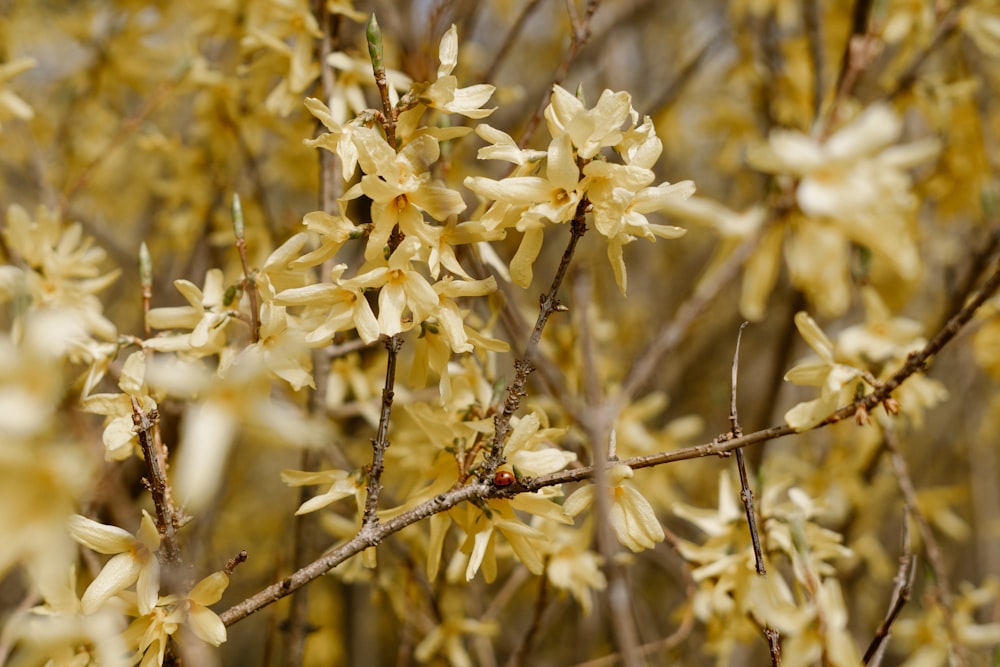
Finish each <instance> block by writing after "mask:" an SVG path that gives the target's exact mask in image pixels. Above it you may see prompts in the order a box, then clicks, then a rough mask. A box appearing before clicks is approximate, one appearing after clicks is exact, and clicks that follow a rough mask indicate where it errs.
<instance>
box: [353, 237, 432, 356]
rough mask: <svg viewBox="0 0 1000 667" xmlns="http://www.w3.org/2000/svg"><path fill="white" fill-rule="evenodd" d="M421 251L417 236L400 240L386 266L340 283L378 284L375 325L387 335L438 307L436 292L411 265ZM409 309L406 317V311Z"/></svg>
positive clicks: (361, 285) (373, 285) (408, 327)
mask: <svg viewBox="0 0 1000 667" xmlns="http://www.w3.org/2000/svg"><path fill="white" fill-rule="evenodd" d="M419 250H420V241H419V239H417V238H415V237H412V236H408V237H406V238H405V239H403V242H402V243H400V244H399V247H398V248H396V250H395V252H393V253H392V255H391V256H390V257H389V263H388V266H382V267H379V268H376V269H372V270H371V271H367V272H365V273H363V274H361V275H359V276H355V277H354V278H351V279H350V280H344V281H343V282H342V283H341V285H343V286H344V287H347V288H375V287H381V289H380V290H379V294H378V326H379V331H381V332H382V334H383V335H386V336H394V335H396V334H398V333H400V332H402V331H407V330H409V329H411V328H413V327H414V326H416V325H418V324H420V323H421V322H423V321H424V320H425V319H427V317H428V316H429V315H431V314H432V313H433V312H434V311H435V310H436V309H437V306H438V295H437V293H436V292H435V291H434V288H433V287H431V285H430V283H428V282H427V279H426V278H424V277H423V276H422V275H420V273H419V272H418V271H416V270H415V269H414V268H413V266H412V265H411V261H412V260H413V259H414V255H416V254H417V252H418V251H419ZM407 312H409V316H406V313H407Z"/></svg>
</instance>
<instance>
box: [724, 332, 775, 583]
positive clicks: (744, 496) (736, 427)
mask: <svg viewBox="0 0 1000 667" xmlns="http://www.w3.org/2000/svg"><path fill="white" fill-rule="evenodd" d="M747 324H749V322H744V323H743V324H741V325H740V332H739V333H738V334H737V335H736V352H735V353H734V354H733V378H732V387H733V390H732V397H731V401H730V408H729V423H730V428H729V433H730V435H731V436H732V437H733V438H738V437H740V436H741V435H743V428H742V427H741V426H740V419H739V414H738V413H737V411H736V379H737V376H738V375H739V367H740V341H741V340H742V338H743V329H744V328H746V326H747ZM736 467H737V469H738V470H739V473H740V499H741V500H742V501H743V509H744V510H745V511H746V515H747V525H748V526H749V527H750V541H751V542H752V543H753V557H754V563H755V564H756V567H757V574H758V575H760V576H762V577H763V576H764V575H766V574H767V569H766V568H765V567H764V550H763V549H762V548H761V546H760V533H759V532H758V530H757V513H756V512H755V511H754V506H753V490H751V489H750V479H749V477H748V475H747V464H746V461H745V460H744V458H743V450H742V449H737V450H736Z"/></svg>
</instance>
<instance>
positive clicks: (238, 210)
mask: <svg viewBox="0 0 1000 667" xmlns="http://www.w3.org/2000/svg"><path fill="white" fill-rule="evenodd" d="M233 232H235V234H236V238H237V239H238V240H240V241H242V240H243V238H244V236H243V234H244V227H243V204H242V203H241V202H240V196H239V195H238V194H235V193H233Z"/></svg>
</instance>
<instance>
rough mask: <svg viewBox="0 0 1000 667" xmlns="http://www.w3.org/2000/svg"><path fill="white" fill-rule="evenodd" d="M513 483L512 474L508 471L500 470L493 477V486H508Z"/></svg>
mask: <svg viewBox="0 0 1000 667" xmlns="http://www.w3.org/2000/svg"><path fill="white" fill-rule="evenodd" d="M513 483H514V473H512V472H510V471H509V470H501V471H499V472H497V474H496V475H494V476H493V486H510V485H511V484H513Z"/></svg>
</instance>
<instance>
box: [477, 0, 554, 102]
mask: <svg viewBox="0 0 1000 667" xmlns="http://www.w3.org/2000/svg"><path fill="white" fill-rule="evenodd" d="M540 4H541V0H528V2H527V3H526V4H525V5H524V7H522V8H521V13H520V14H518V15H517V19H515V20H514V23H513V25H511V27H510V30H508V31H507V34H506V36H504V40H503V44H501V45H500V48H499V50H497V52H496V55H494V56H493V61H492V62H491V63H490V66H489V67H487V68H486V71H485V72H484V73H483V76H482V77H481V80H482V81H485V82H487V83H492V82H493V81H494V79H496V75H497V72H498V71H499V70H500V67H501V66H502V65H503V63H504V60H506V59H507V55H508V54H509V53H510V50H511V48H512V47H513V46H514V42H515V41H517V38H518V37H519V36H520V34H521V31H523V30H524V26H525V25H527V23H528V19H529V18H530V17H531V15H532V14H533V13H534V11H535V9H537V8H538V5H540Z"/></svg>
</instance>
